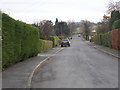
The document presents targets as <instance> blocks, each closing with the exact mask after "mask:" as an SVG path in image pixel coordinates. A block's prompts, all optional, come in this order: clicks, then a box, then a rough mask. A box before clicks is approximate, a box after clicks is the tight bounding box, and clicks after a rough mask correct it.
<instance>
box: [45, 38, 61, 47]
mask: <svg viewBox="0 0 120 90" xmlns="http://www.w3.org/2000/svg"><path fill="white" fill-rule="evenodd" d="M46 39H47V40H50V41H53V47H56V46H58V45H59V40H60V39H59V37H57V36H49V37H47V38H46Z"/></svg>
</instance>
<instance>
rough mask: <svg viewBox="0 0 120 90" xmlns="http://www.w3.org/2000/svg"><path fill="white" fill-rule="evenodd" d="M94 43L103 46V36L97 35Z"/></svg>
mask: <svg viewBox="0 0 120 90" xmlns="http://www.w3.org/2000/svg"><path fill="white" fill-rule="evenodd" d="M93 41H94V42H95V43H96V44H99V45H101V44H102V42H101V34H96V35H95V36H94V38H93Z"/></svg>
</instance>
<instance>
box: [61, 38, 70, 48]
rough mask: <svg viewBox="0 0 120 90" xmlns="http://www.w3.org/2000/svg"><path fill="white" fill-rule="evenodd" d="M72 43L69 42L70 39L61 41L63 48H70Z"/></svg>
mask: <svg viewBox="0 0 120 90" xmlns="http://www.w3.org/2000/svg"><path fill="white" fill-rule="evenodd" d="M70 43H71V42H70V41H69V39H63V40H61V43H60V44H61V47H64V46H65V47H66V46H68V47H70Z"/></svg>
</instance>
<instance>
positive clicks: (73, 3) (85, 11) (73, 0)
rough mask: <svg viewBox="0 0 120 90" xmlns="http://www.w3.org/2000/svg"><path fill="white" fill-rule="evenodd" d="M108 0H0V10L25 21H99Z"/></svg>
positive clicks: (104, 11) (104, 12)
mask: <svg viewBox="0 0 120 90" xmlns="http://www.w3.org/2000/svg"><path fill="white" fill-rule="evenodd" d="M109 1H110V0H0V10H2V11H3V12H5V13H7V14H9V15H10V16H11V17H13V18H14V19H16V20H20V21H23V22H26V23H30V24H32V23H34V22H39V21H41V20H52V21H53V22H55V20H56V18H58V20H59V21H68V20H71V21H75V22H80V20H89V21H91V22H95V23H96V22H99V21H100V20H101V19H102V18H103V15H104V14H106V10H107V7H106V6H107V4H108V2H109ZM114 1H119V0H114Z"/></svg>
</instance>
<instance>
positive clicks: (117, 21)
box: [112, 19, 120, 30]
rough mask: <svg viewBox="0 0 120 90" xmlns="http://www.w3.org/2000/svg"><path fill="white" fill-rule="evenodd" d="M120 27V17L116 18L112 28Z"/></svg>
mask: <svg viewBox="0 0 120 90" xmlns="http://www.w3.org/2000/svg"><path fill="white" fill-rule="evenodd" d="M118 28H120V19H119V20H116V21H115V22H114V23H113V26H112V29H113V30H114V29H118Z"/></svg>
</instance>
